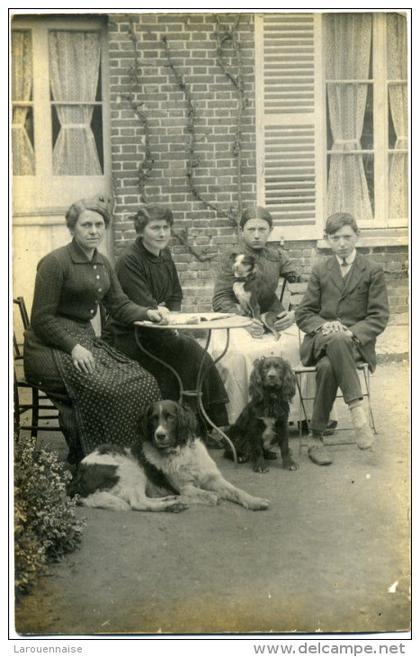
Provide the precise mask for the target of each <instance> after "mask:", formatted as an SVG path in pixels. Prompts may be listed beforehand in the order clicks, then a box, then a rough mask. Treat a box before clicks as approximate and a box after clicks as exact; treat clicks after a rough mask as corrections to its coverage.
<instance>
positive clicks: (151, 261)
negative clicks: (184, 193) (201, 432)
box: [107, 205, 228, 426]
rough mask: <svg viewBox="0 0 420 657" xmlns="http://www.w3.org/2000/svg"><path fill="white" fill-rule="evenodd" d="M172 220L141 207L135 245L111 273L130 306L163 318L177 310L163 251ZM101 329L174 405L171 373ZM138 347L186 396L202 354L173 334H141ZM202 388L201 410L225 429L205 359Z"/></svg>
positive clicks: (126, 338) (119, 332)
mask: <svg viewBox="0 0 420 657" xmlns="http://www.w3.org/2000/svg"><path fill="white" fill-rule="evenodd" d="M172 224H173V216H172V212H171V210H170V209H168V208H165V207H162V206H158V205H151V206H147V207H146V206H144V207H142V208H141V209H140V210H139V211H138V212H137V214H136V216H135V220H134V225H135V228H136V232H137V235H138V237H137V239H136V240H135V242H134V243H133V244H131V245H130V246H129V247H128V248H127V249H126V250H125V251H124V252H123V254H122V255H121V257H120V258H119V260H118V262H117V264H116V272H117V276H118V278H119V281H120V283H121V287H122V289H123V290H124V292H125V293H126V294H127V295H128V296H129V297H130V299H131V300H132V301H134V302H135V303H138V304H140V305H142V306H147V307H150V308H155V309H157V310H158V311H159V312H160V313H161V314H163V315H165V314H166V313H168V312H169V311H177V310H180V308H181V301H182V290H181V285H180V282H179V278H178V273H177V271H176V267H175V263H174V261H173V260H172V256H171V253H170V251H169V249H168V248H167V245H168V243H169V240H170V237H171V227H172ZM107 328H108V329H109V332H110V333H111V335H112V342H113V345H114V346H115V347H116V348H117V349H118V350H119V351H122V352H123V353H125V354H126V355H127V356H129V357H130V358H133V359H136V360H137V361H138V362H139V363H140V364H141V365H143V367H146V368H147V369H148V370H149V371H150V372H151V373H152V374H153V375H154V376H155V377H156V379H157V381H158V383H159V387H160V389H161V393H162V397H164V398H168V399H174V400H177V399H178V397H179V385H178V383H177V380H176V378H175V377H174V375H173V374H171V372H170V371H169V370H168V369H166V368H164V367H162V365H160V364H159V363H157V362H156V361H154V360H153V359H151V358H149V357H147V356H146V355H145V354H144V353H142V352H141V351H140V349H139V347H138V346H137V344H136V340H135V336H134V331H133V329H132V328H130V327H129V326H127V325H125V326H124V325H122V324H121V323H119V322H116V321H115V319H112V320H111V322H109V324H108V326H107ZM140 339H141V341H142V345H143V346H144V347H145V348H146V349H147V350H148V351H149V352H151V353H152V354H154V355H156V356H158V357H159V358H160V359H161V360H163V361H165V362H166V363H168V364H169V365H171V366H172V367H173V368H174V369H175V370H176V372H177V373H178V374H179V376H180V378H181V380H182V383H183V386H184V388H185V389H186V390H192V389H195V386H196V380H197V374H198V368H199V366H200V362H201V359H202V357H203V349H202V348H201V347H200V345H199V344H198V342H196V341H195V340H194V339H191V338H188V337H186V336H185V335H181V334H179V333H177V332H176V331H171V330H165V331H156V330H154V329H147V328H143V329H141V338H140ZM206 359H207V360H206V363H207V366H208V370H207V374H206V376H205V380H204V383H203V405H204V407H205V409H206V412H207V413H208V415H209V417H210V419H211V420H212V421H213V422H214V424H216V425H217V426H224V425H226V424H227V423H228V419H227V413H226V403H227V402H228V397H227V394H226V391H225V388H224V385H223V383H222V381H221V379H220V376H219V373H218V372H217V369H216V367H215V366H214V364H213V362H212V360H211V358H210V356H207V357H206Z"/></svg>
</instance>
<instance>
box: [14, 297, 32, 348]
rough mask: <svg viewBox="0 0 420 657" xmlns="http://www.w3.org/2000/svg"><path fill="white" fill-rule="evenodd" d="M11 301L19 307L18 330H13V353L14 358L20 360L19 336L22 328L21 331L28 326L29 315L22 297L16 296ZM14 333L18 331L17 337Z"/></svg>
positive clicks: (20, 346) (20, 344) (20, 345)
mask: <svg viewBox="0 0 420 657" xmlns="http://www.w3.org/2000/svg"><path fill="white" fill-rule="evenodd" d="M13 303H14V304H15V305H16V306H17V307H18V308H19V318H20V326H19V330H18V331H17V332H16V331H15V330H14V331H13V355H14V359H15V360H22V358H23V350H22V343H21V342H20V337H21V333H22V329H23V331H26V330H27V329H28V328H29V326H30V323H29V315H28V311H27V309H26V305H25V300H24V298H23V297H16V299H13ZM16 333H18V336H19V339H18V337H17V335H16Z"/></svg>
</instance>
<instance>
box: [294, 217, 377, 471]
mask: <svg viewBox="0 0 420 657" xmlns="http://www.w3.org/2000/svg"><path fill="white" fill-rule="evenodd" d="M325 236H326V239H327V241H328V243H329V246H330V247H331V250H332V252H333V255H332V256H331V257H329V258H326V259H323V260H322V261H321V262H319V263H317V264H316V265H315V266H314V268H313V270H312V274H311V277H310V280H309V283H308V287H307V290H306V293H305V296H304V298H303V301H302V303H301V305H300V306H299V307H298V308H297V309H296V311H295V317H296V323H297V325H298V327H299V328H300V329H301V330H302V331H303V332H304V333H305V334H306V335H305V337H304V340H303V343H302V347H301V357H302V363H303V364H304V365H316V368H317V372H316V393H315V400H314V407H313V413H312V421H311V429H312V435H311V438H310V442H309V446H308V455H309V458H310V459H311V460H312V461H313V462H314V463H316V464H318V465H329V464H330V463H332V458H331V455H330V453H329V452H328V450H327V449H326V448H325V446H324V444H323V434H324V430H325V428H326V426H327V423H328V417H329V414H330V411H331V409H332V406H333V404H334V400H335V397H336V394H337V389H338V388H340V389H341V391H342V393H343V397H344V401H345V403H346V404H347V406H348V407H349V410H350V414H351V418H352V424H353V427H354V430H355V434H356V441H357V445H358V447H359V448H360V449H371V448H372V446H373V442H374V435H373V432H372V430H371V428H370V426H369V422H368V419H367V416H366V413H365V410H364V408H363V406H362V401H363V395H362V390H361V386H360V381H359V376H358V373H357V363H358V362H361V361H365V362H367V363H368V364H369V369H370V370H371V372H373V371H374V369H375V366H376V358H375V341H376V337H377V336H378V335H379V334H380V333H382V331H383V330H384V329H385V327H386V324H387V321H388V317H389V310H388V299H387V292H386V285H385V278H384V273H383V271H382V269H381V268H380V267H379V265H377V264H376V263H375V262H373V261H372V260H369V258H366V257H365V256H362V255H359V254H358V253H357V251H356V248H355V247H356V242H357V239H358V236H359V229H358V227H357V224H356V221H355V220H354V218H353V217H352V215H351V214H348V213H345V212H338V213H336V214H333V215H331V216H330V217H329V218H328V219H327V224H326V227H325Z"/></svg>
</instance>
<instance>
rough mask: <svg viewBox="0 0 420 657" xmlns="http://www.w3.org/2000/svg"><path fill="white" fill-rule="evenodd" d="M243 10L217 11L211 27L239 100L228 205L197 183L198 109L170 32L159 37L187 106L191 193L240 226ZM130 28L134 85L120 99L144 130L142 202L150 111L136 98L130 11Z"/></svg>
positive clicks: (148, 165)
mask: <svg viewBox="0 0 420 657" xmlns="http://www.w3.org/2000/svg"><path fill="white" fill-rule="evenodd" d="M241 19H242V16H241V15H240V14H238V15H237V16H236V17H235V20H234V22H233V24H227V23H224V22H223V21H222V19H221V17H220V16H218V15H215V31H214V38H215V41H216V55H215V59H216V63H217V65H218V66H219V68H220V69H221V71H222V72H223V74H224V75H225V76H226V78H227V79H228V80H229V83H230V84H231V85H232V86H233V89H234V92H235V96H236V100H237V104H236V116H235V134H234V139H233V144H232V150H231V154H232V158H233V159H234V162H235V172H236V175H235V178H236V202H235V204H234V205H231V206H230V207H222V206H221V205H219V204H217V203H214V202H213V201H211V200H209V199H208V198H206V197H205V196H204V195H203V194H202V193H201V191H200V190H199V187H198V186H197V184H196V173H197V170H198V169H199V167H200V157H199V154H198V152H197V151H198V149H197V144H198V142H199V138H198V135H197V121H198V113H197V109H196V106H195V103H194V98H193V93H192V91H191V87H190V85H189V84H188V82H187V81H186V79H185V76H184V74H183V72H182V70H181V69H180V67H179V66H178V65H177V64H176V62H175V60H174V58H173V56H172V52H171V48H170V44H169V41H168V38H167V37H166V36H165V35H163V36H162V37H161V39H160V42H161V44H162V47H163V50H164V54H165V58H166V62H167V66H168V68H169V70H170V72H171V77H172V79H173V80H174V83H175V84H176V86H177V87H178V89H179V90H180V91H181V92H182V94H183V98H184V103H185V107H186V125H185V132H186V135H187V141H186V156H187V157H186V169H185V175H186V179H187V184H188V189H189V191H190V193H191V195H192V197H193V198H194V199H195V200H197V201H200V202H201V203H202V204H203V205H204V206H205V207H206V208H208V209H210V210H213V211H214V212H216V213H217V214H218V215H219V216H224V217H226V218H227V219H228V220H229V222H230V223H231V225H233V226H235V227H238V225H239V219H240V216H241V213H242V119H243V112H244V110H245V109H246V107H247V99H246V95H245V85H244V75H243V59H242V50H241V44H240V39H239V26H240V22H241ZM128 25H129V28H128V31H129V36H130V40H131V42H132V45H133V64H132V66H131V68H130V81H131V85H132V90H131V92H130V93H129V94H127V95H126V96H125V97H124V100H125V101H126V102H127V103H128V104H129V105H130V107H131V109H132V110H133V112H134V113H135V115H136V117H137V119H138V121H139V123H140V125H141V126H142V128H143V133H144V155H143V158H142V160H141V161H140V162H139V164H138V188H139V192H140V198H141V201H142V202H146V203H147V202H148V198H147V193H146V186H147V182H148V180H149V179H150V177H151V175H152V173H153V168H154V164H155V161H154V157H153V153H152V148H151V145H150V144H151V142H150V127H149V122H148V115H147V112H146V109H145V107H146V102H145V101H146V99H144V100H139V97H140V98H141V96H142V93H143V87H142V68H141V63H140V54H139V53H140V52H141V49H140V46H141V44H140V43H139V38H138V35H137V33H136V30H135V26H134V22H133V19H132V17H129V20H128ZM228 49H230V52H231V60H232V63H231V64H229V62H228V57H227V51H228ZM174 237H175V238H176V239H177V240H178V241H179V242H180V243H181V244H183V245H184V246H185V247H186V248H187V249H188V250H189V251H190V253H192V255H194V257H195V258H197V259H198V260H200V261H204V260H211V259H213V258H214V257H216V256H215V254H208V253H207V250H206V248H205V247H203V248H200V249H199V248H197V247H194V246H193V245H191V243H190V239H189V237H188V231H187V230H186V229H183V230H181V231H178V232H175V233H174Z"/></svg>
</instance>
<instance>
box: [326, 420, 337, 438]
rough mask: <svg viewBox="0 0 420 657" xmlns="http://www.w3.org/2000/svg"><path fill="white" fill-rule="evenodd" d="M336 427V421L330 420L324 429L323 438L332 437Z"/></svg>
mask: <svg viewBox="0 0 420 657" xmlns="http://www.w3.org/2000/svg"><path fill="white" fill-rule="evenodd" d="M337 425H338V422H337V420H330V421H329V422H328V424H327V426H326V428H325V429H324V436H333V435H334V434H335V430H336V429H337Z"/></svg>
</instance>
